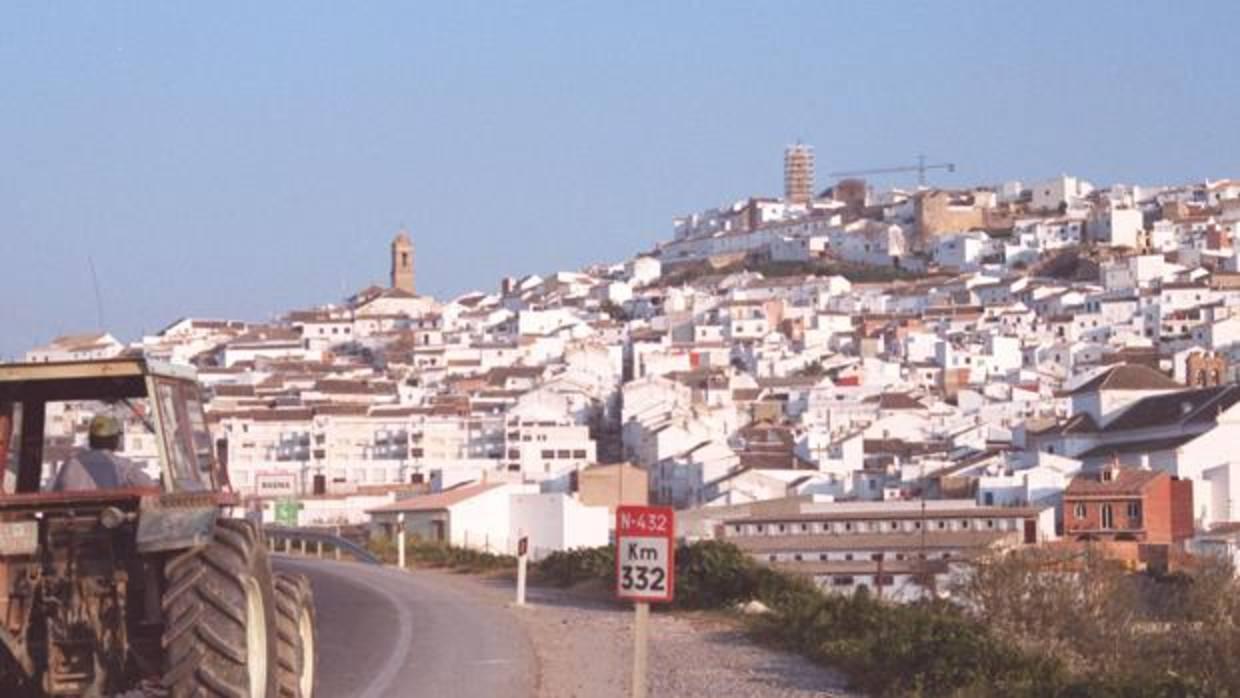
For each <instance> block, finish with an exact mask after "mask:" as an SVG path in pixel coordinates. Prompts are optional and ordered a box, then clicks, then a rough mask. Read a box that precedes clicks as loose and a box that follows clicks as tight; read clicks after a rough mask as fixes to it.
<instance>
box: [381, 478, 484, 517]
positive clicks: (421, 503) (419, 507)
mask: <svg viewBox="0 0 1240 698" xmlns="http://www.w3.org/2000/svg"><path fill="white" fill-rule="evenodd" d="M502 484H503V483H501V482H480V483H477V484H473V485H465V486H463V487H456V488H454V489H450V490H444V491H443V492H437V493H435V494H425V495H422V496H419V497H410V498H408V499H400V500H397V501H395V502H392V503H391V504H384V505H383V506H381V507H376V508H374V509H369V510H367V512H366V513H368V514H376V513H387V512H391V513H400V512H413V511H439V510H441V509H447V508H448V507H450V506H452V505H454V504H459V503H460V502H463V501H465V500H467V499H470V498H472V497H476V496H478V495H480V494H482V493H483V492H487V491H489V490H493V489H495V488H496V487H499V486H501V485H502Z"/></svg>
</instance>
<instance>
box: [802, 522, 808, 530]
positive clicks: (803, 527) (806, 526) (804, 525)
mask: <svg viewBox="0 0 1240 698" xmlns="http://www.w3.org/2000/svg"><path fill="white" fill-rule="evenodd" d="M801 530H802V531H808V530H809V524H801Z"/></svg>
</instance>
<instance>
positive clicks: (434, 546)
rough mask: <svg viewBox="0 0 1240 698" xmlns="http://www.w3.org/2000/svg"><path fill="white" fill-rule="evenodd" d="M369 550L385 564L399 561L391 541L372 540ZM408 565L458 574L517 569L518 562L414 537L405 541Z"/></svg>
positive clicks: (501, 556)
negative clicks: (446, 570) (452, 571)
mask: <svg viewBox="0 0 1240 698" xmlns="http://www.w3.org/2000/svg"><path fill="white" fill-rule="evenodd" d="M367 547H368V548H369V549H370V552H372V553H374V554H375V555H376V556H377V557H379V559H381V560H383V561H384V562H387V563H395V562H396V560H397V555H396V551H397V547H396V541H395V540H393V539H391V538H372V539H371V540H370V542H369V543H368V544H367ZM405 562H406V564H408V565H409V566H411V567H427V568H445V569H451V570H455V571H458V572H494V571H497V570H507V569H515V568H516V566H517V558H515V557H513V556H512V555H499V554H496V553H488V552H482V551H479V550H473V549H472V548H458V547H455V546H451V545H447V544H446V543H436V542H431V541H424V540H421V539H418V538H414V537H411V538H409V539H408V540H406V541H405Z"/></svg>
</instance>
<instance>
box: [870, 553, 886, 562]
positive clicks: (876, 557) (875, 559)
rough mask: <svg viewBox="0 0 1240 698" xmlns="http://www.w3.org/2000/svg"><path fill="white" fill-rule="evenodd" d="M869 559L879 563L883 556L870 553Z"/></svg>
mask: <svg viewBox="0 0 1240 698" xmlns="http://www.w3.org/2000/svg"><path fill="white" fill-rule="evenodd" d="M870 559H871V560H873V561H875V562H879V561H881V560H882V559H883V554H882V553H870Z"/></svg>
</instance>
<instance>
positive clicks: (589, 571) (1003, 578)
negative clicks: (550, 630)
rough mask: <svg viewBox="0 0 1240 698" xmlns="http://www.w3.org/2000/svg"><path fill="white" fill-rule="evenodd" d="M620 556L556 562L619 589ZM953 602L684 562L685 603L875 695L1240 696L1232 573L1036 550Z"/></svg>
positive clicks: (684, 554)
mask: <svg viewBox="0 0 1240 698" xmlns="http://www.w3.org/2000/svg"><path fill="white" fill-rule="evenodd" d="M612 555H613V553H612V550H611V548H595V549H583V550H574V551H569V552H565V553H557V554H554V555H552V556H550V557H548V558H546V559H545V560H544V561H543V562H541V563H540V564H539V565H538V567H537V570H538V574H539V575H540V577H541V578H542V579H544V580H547V581H549V582H550V583H554V584H558V585H560V586H570V585H573V584H576V583H579V582H582V581H586V580H590V579H605V580H609V579H612V577H613V575H614V574H615V572H614V564H615V563H614V557H613V556H612ZM955 591H956V596H957V598H958V599H959V600H960V603H959V604H953V603H948V602H944V601H927V602H923V603H916V604H908V605H895V604H890V603H886V602H884V601H882V600H881V599H877V598H875V597H873V596H871V595H869V594H867V593H865V592H864V590H862V591H860V592H858V593H857V594H855V595H852V596H843V595H833V594H824V593H823V592H821V591H820V590H819V589H818V588H816V587H815V586H814V585H813V584H812V583H811V582H809V581H808V580H806V579H804V578H801V577H796V576H793V575H788V574H785V573H782V572H779V571H776V570H773V569H771V568H769V567H766V566H765V565H761V564H759V563H757V562H755V561H754V560H752V559H751V558H750V557H749V556H748V555H746V554H744V553H743V552H742V551H740V550H739V549H738V548H736V547H735V546H733V545H731V544H728V543H724V542H718V541H702V542H697V543H693V544H690V545H682V546H680V547H679V548H678V549H677V552H676V603H675V607H677V608H682V609H731V608H733V607H734V606H736V605H737V604H738V603H742V602H746V601H749V600H754V599H756V600H758V601H761V602H762V603H763V604H765V605H766V606H767V607H768V608H769V609H770V612H769V613H766V614H762V615H758V616H751V617H748V623H749V628H750V630H751V632H752V633H753V634H754V636H755V637H757V638H758V639H760V640H762V641H764V642H767V643H770V644H773V645H776V646H779V647H781V648H784V649H787V650H790V651H795V652H798V653H800V654H803V655H806V656H808V657H810V658H812V659H814V660H815V661H818V662H821V663H823V664H825V665H828V666H831V667H833V668H836V669H838V670H840V671H843V672H844V673H845V674H846V675H847V676H848V677H849V679H850V680H851V681H852V683H853V684H854V685H855V686H856V687H857V688H859V689H861V690H863V691H866V692H867V693H870V694H872V695H875V696H936V697H938V696H952V697H955V698H974V697H981V696H1000V695H1001V696H1027V697H1029V698H1034V697H1035V696H1036V697H1039V698H1041V697H1043V696H1052V697H1059V698H1077V697H1080V698H1084V697H1086V696H1103V697H1109V696H1114V697H1115V698H1119V697H1121V696H1123V697H1129V696H1131V697H1134V698H1146V697H1148V698H1154V697H1162V696H1167V697H1170V696H1240V666H1237V665H1238V664H1240V663H1237V662H1235V661H1234V659H1233V658H1234V657H1236V656H1240V593H1237V592H1238V591H1240V588H1238V585H1237V583H1236V581H1235V579H1234V578H1233V577H1232V576H1231V571H1230V569H1229V568H1225V567H1223V566H1214V565H1202V566H1201V567H1199V568H1198V569H1195V570H1194V571H1193V572H1192V573H1191V574H1181V575H1175V576H1171V577H1152V576H1149V575H1136V574H1130V573H1128V572H1127V571H1125V570H1123V569H1122V568H1120V567H1118V566H1116V565H1114V564H1112V563H1108V562H1107V561H1105V560H1102V559H1100V558H1096V557H1094V556H1084V557H1082V556H1079V555H1078V556H1075V557H1072V558H1062V557H1059V558H1057V557H1055V556H1054V554H1050V553H1043V552H1041V551H1032V552H1029V553H1021V554H1014V555H1010V556H1007V557H1004V558H1001V559H997V560H994V561H990V562H986V563H982V564H980V565H979V566H978V567H977V569H976V574H974V575H973V576H972V577H971V579H970V580H969V581H968V582H967V583H966V584H963V585H961V586H960V587H959V588H957V589H956V590H955Z"/></svg>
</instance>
